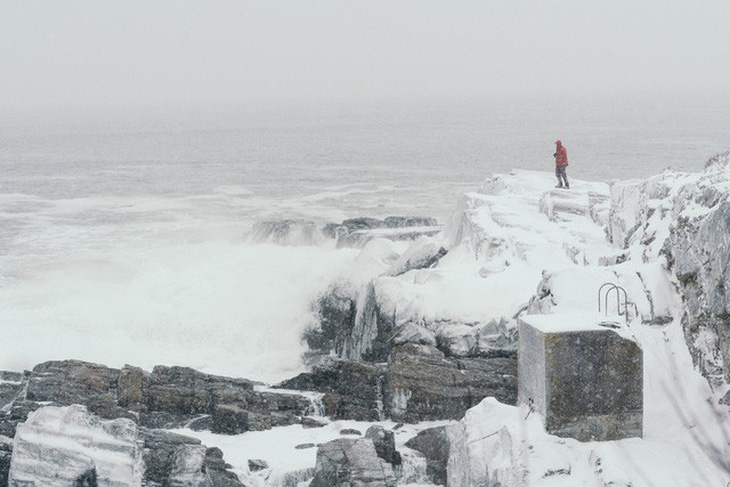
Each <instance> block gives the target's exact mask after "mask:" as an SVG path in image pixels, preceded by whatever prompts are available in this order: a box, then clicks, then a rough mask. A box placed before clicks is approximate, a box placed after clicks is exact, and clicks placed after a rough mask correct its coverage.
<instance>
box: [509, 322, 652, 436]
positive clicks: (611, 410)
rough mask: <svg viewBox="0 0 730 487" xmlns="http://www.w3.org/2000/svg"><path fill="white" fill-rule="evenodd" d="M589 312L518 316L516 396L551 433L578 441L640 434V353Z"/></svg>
mask: <svg viewBox="0 0 730 487" xmlns="http://www.w3.org/2000/svg"><path fill="white" fill-rule="evenodd" d="M600 322H601V321H600V319H598V318H595V317H593V316H591V315H587V316H583V317H580V316H574V315H569V314H554V315H533V316H526V317H524V318H522V319H520V328H519V355H518V401H519V402H520V403H522V404H525V405H527V406H530V407H531V408H532V409H533V410H534V411H536V412H538V413H540V414H541V415H542V416H543V417H544V418H545V427H546V429H547V431H548V432H549V433H551V434H555V435H557V436H562V437H571V438H575V439H577V440H580V441H606V440H617V439H621V438H630V437H641V436H642V419H643V355H642V350H641V348H639V346H638V345H637V343H636V342H635V341H634V340H632V339H631V338H630V336H628V335H626V334H625V333H620V332H618V331H617V330H614V329H612V328H609V327H606V326H602V325H601V324H600Z"/></svg>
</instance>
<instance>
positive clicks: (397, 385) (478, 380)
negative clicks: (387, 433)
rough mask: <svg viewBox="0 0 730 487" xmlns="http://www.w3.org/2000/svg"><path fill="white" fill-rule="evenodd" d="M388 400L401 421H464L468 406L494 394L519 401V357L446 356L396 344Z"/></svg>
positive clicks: (430, 349) (421, 347) (390, 362)
mask: <svg viewBox="0 0 730 487" xmlns="http://www.w3.org/2000/svg"><path fill="white" fill-rule="evenodd" d="M385 392H386V393H385V404H386V410H387V412H388V413H389V416H390V417H391V418H392V419H393V420H395V421H405V422H419V421H430V420H437V419H461V418H462V417H463V416H464V413H465V412H466V410H467V409H469V408H471V407H472V406H475V405H476V404H478V403H479V402H481V400H482V399H484V398H485V397H488V396H494V397H496V398H497V399H498V400H500V401H501V402H504V403H506V404H515V401H516V400H517V360H516V358H515V357H494V358H463V359H453V358H447V357H445V356H444V355H443V354H442V353H441V352H440V351H438V350H437V349H435V348H433V347H429V346H425V345H414V344H407V345H403V346H399V347H395V348H394V349H393V351H392V352H391V355H390V357H389V359H388V381H387V386H386V391H385Z"/></svg>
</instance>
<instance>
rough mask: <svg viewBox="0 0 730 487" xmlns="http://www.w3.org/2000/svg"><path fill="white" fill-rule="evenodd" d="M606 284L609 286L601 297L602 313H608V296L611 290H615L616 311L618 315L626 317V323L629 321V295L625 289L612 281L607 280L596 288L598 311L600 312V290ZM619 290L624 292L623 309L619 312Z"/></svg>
mask: <svg viewBox="0 0 730 487" xmlns="http://www.w3.org/2000/svg"><path fill="white" fill-rule="evenodd" d="M606 286H610V287H609V288H608V291H606V294H604V299H603V306H604V313H605V314H606V315H608V297H609V296H610V294H611V291H616V312H617V313H618V315H619V316H625V317H626V323H627V324H628V322H629V297H628V294H627V293H626V289H624V288H622V287H621V286H619V285H618V284H614V283H612V282H607V283H605V284H603V285H601V287H599V288H598V312H599V313H600V312H601V292H602V291H603V288H605V287H606ZM621 292H623V293H624V310H623V313H622V312H621Z"/></svg>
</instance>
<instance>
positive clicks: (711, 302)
mask: <svg viewBox="0 0 730 487" xmlns="http://www.w3.org/2000/svg"><path fill="white" fill-rule="evenodd" d="M666 252H667V255H669V256H670V258H671V259H672V261H673V262H674V272H675V274H676V276H677V279H678V280H679V283H680V285H681V288H682V293H683V297H684V302H685V306H686V310H687V313H686V314H685V316H684V319H683V325H684V331H685V338H686V340H687V342H688V344H689V346H690V349H691V350H692V352H693V356H694V359H695V361H696V363H697V364H698V365H699V367H700V369H701V370H702V372H703V374H704V375H705V376H706V377H707V378H708V379H709V380H710V382H711V383H712V384H713V385H714V386H719V385H721V384H722V383H730V201H724V202H722V203H718V204H716V205H715V206H714V207H712V211H711V212H710V213H709V214H708V215H707V216H705V217H704V218H702V219H699V220H695V221H687V222H684V224H682V225H678V226H676V227H675V228H674V230H673V232H672V234H671V236H670V239H669V244H668V245H667V247H666Z"/></svg>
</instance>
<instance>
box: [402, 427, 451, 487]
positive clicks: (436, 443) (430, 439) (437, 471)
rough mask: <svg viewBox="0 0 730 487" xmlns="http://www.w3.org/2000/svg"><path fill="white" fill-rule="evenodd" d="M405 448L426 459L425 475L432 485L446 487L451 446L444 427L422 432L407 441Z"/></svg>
mask: <svg viewBox="0 0 730 487" xmlns="http://www.w3.org/2000/svg"><path fill="white" fill-rule="evenodd" d="M406 446H407V447H408V448H411V449H413V450H416V451H418V452H421V453H422V454H423V455H424V456H425V457H426V473H427V474H428V476H429V478H430V479H431V481H432V482H433V483H434V484H437V485H446V480H447V479H446V477H447V476H446V472H447V464H448V461H449V448H450V446H451V444H450V441H449V438H448V435H447V434H446V426H438V427H436V428H429V429H427V430H423V431H421V432H419V433H418V434H417V435H416V436H414V437H413V438H411V439H410V440H408V441H407V442H406Z"/></svg>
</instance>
